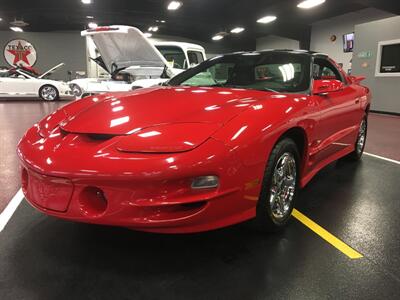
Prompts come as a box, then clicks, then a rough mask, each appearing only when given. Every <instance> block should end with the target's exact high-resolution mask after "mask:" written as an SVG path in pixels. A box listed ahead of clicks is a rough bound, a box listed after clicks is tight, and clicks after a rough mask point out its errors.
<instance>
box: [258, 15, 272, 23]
mask: <svg viewBox="0 0 400 300" xmlns="http://www.w3.org/2000/svg"><path fill="white" fill-rule="evenodd" d="M275 20H276V17H275V16H265V17H262V18H261V19H258V20H257V23H262V24H267V23H271V22H273V21H275Z"/></svg>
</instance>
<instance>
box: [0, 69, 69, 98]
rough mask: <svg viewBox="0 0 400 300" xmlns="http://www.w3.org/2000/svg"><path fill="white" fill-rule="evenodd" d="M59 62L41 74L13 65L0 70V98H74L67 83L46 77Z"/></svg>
mask: <svg viewBox="0 0 400 300" xmlns="http://www.w3.org/2000/svg"><path fill="white" fill-rule="evenodd" d="M63 65H64V64H63V63H61V64H59V65H57V66H55V67H53V68H51V69H50V70H48V71H47V72H45V73H43V74H42V75H37V74H35V73H33V72H29V71H28V70H27V69H24V68H22V67H15V68H12V69H9V70H3V71H1V72H0V99H3V100H4V99H7V100H10V99H38V98H39V99H42V100H45V101H54V100H58V99H63V100H67V99H74V98H75V96H74V94H73V93H72V90H71V89H70V87H69V85H68V84H67V83H65V82H62V81H57V80H51V79H46V77H47V76H50V74H51V73H53V72H54V71H55V70H56V69H58V68H60V67H62V66H63Z"/></svg>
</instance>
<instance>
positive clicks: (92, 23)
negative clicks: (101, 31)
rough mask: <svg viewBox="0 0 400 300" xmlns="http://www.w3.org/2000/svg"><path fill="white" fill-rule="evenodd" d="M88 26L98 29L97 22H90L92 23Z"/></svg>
mask: <svg viewBox="0 0 400 300" xmlns="http://www.w3.org/2000/svg"><path fill="white" fill-rule="evenodd" d="M88 27H89V28H90V29H96V28H97V23H94V22H90V23H89V24H88Z"/></svg>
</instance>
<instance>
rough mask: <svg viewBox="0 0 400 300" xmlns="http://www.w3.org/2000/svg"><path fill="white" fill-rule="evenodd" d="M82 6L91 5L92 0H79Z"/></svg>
mask: <svg viewBox="0 0 400 300" xmlns="http://www.w3.org/2000/svg"><path fill="white" fill-rule="evenodd" d="M81 1H82V3H83V4H91V3H92V0H81Z"/></svg>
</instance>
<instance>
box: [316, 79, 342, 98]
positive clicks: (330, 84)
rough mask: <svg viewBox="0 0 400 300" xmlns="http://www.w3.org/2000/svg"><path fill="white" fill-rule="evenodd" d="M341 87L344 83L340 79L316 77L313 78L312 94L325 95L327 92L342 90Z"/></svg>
mask: <svg viewBox="0 0 400 300" xmlns="http://www.w3.org/2000/svg"><path fill="white" fill-rule="evenodd" d="M343 87H344V84H343V82H341V81H340V80H322V79H317V80H314V86H313V94H314V95H320V96H326V95H328V94H329V93H333V92H337V91H340V90H342V89H343Z"/></svg>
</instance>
